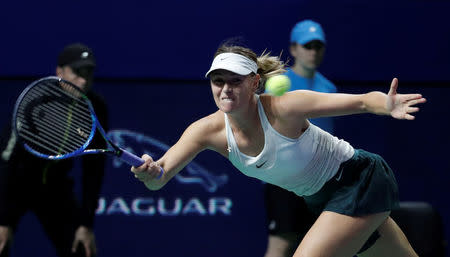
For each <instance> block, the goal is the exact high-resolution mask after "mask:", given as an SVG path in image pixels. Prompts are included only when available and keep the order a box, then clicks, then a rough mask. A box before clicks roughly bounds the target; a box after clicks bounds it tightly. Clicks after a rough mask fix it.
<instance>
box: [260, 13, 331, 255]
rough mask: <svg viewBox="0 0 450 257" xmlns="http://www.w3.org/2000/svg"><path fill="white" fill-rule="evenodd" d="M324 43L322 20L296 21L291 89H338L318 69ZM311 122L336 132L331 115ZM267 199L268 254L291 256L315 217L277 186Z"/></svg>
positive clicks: (268, 187) (267, 186) (267, 193)
mask: <svg viewBox="0 0 450 257" xmlns="http://www.w3.org/2000/svg"><path fill="white" fill-rule="evenodd" d="M325 44H326V40H325V33H324V31H323V29H322V26H321V25H320V24H319V23H317V22H315V21H312V20H303V21H300V22H298V23H297V24H295V26H294V27H293V29H292V31H291V35H290V47H289V50H290V54H291V56H292V57H293V58H294V64H293V65H292V66H291V67H289V68H287V71H286V73H285V75H287V76H288V77H289V79H290V80H291V89H290V90H291V91H292V90H298V89H306V90H313V91H318V92H324V93H335V92H336V91H337V90H336V86H335V85H334V84H333V83H332V82H330V81H329V80H328V79H326V78H325V77H324V76H323V75H322V74H321V73H320V72H319V71H317V68H318V67H319V66H320V64H321V63H322V60H323V57H324V55H325ZM310 122H311V123H313V124H314V125H316V126H318V127H320V128H321V129H323V130H326V131H327V132H329V133H333V132H334V131H333V118H332V117H325V118H315V119H310ZM264 200H265V208H266V215H267V219H266V220H267V229H268V233H269V235H268V240H267V242H268V243H267V250H266V253H265V257H281V256H292V255H293V254H294V251H295V249H296V247H297V246H298V243H299V242H300V241H301V239H302V238H303V236H304V235H305V234H306V232H307V231H308V230H309V228H310V227H311V226H312V224H313V223H314V220H315V217H314V215H312V214H311V212H309V211H308V209H307V206H306V204H305V201H304V199H303V198H302V197H298V196H297V195H295V194H294V193H292V192H289V191H287V190H284V189H282V188H280V187H278V186H275V185H272V184H265V186H264Z"/></svg>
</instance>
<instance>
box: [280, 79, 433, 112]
mask: <svg viewBox="0 0 450 257" xmlns="http://www.w3.org/2000/svg"><path fill="white" fill-rule="evenodd" d="M397 88H398V80H397V78H394V79H393V80H392V83H391V87H390V90H389V93H388V94H385V93H382V92H378V91H374V92H370V93H366V94H327V93H319V92H312V91H297V92H295V91H294V92H292V94H286V95H285V96H286V97H285V99H281V100H279V101H280V102H281V101H282V102H283V103H280V105H283V104H284V105H287V106H289V107H288V108H290V111H291V112H294V113H298V114H300V115H302V116H304V117H306V118H315V117H325V116H341V115H348V114H356V113H367V112H368V113H374V114H378V115H391V116H392V117H394V118H396V119H407V120H413V119H414V116H413V115H412V114H413V113H415V112H417V111H419V108H418V107H415V106H414V105H416V104H420V103H425V102H426V99H425V98H423V97H422V95H421V94H398V93H397ZM299 95H302V96H303V97H302V101H299V100H298V99H299ZM280 98H282V97H280Z"/></svg>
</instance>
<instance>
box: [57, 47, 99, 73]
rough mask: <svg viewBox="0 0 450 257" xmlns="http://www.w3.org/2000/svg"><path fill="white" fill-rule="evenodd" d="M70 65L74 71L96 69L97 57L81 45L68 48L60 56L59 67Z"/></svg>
mask: <svg viewBox="0 0 450 257" xmlns="http://www.w3.org/2000/svg"><path fill="white" fill-rule="evenodd" d="M65 65H69V66H70V67H72V68H74V69H78V68H81V67H92V68H94V67H95V57H94V53H93V52H92V50H91V49H90V48H89V47H87V46H86V45H83V44H81V43H75V44H70V45H68V46H66V47H65V48H64V49H63V50H62V51H61V53H60V54H59V56H58V66H60V67H62V66H65Z"/></svg>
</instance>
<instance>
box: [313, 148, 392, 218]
mask: <svg viewBox="0 0 450 257" xmlns="http://www.w3.org/2000/svg"><path fill="white" fill-rule="evenodd" d="M304 198H305V201H306V203H307V205H308V207H309V208H310V209H311V210H312V211H313V212H314V213H321V212H322V211H332V212H337V213H340V214H344V215H349V216H363V215H368V214H372V213H378V212H384V211H390V210H392V209H394V208H397V207H398V187H397V181H396V180H395V177H394V173H393V172H392V170H391V168H389V166H388V165H387V163H386V162H385V161H384V160H383V158H381V156H379V155H377V154H373V153H369V152H366V151H364V150H359V149H357V150H355V154H354V155H353V157H352V158H350V159H349V160H347V161H345V162H343V163H342V164H341V166H340V167H339V171H338V172H337V173H336V175H335V176H334V177H333V178H331V179H330V180H329V181H328V182H327V183H325V185H324V186H323V187H322V189H320V190H319V192H317V193H315V194H313V195H310V196H305V197H304Z"/></svg>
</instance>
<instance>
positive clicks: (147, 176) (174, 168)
mask: <svg viewBox="0 0 450 257" xmlns="http://www.w3.org/2000/svg"><path fill="white" fill-rule="evenodd" d="M209 123H210V122H209V120H208V118H203V119H201V120H198V121H196V122H194V123H193V124H191V125H190V126H189V127H188V128H187V129H186V130H185V131H184V133H183V135H182V136H181V137H180V139H179V140H178V142H177V143H176V144H175V145H173V146H172V147H171V148H170V149H169V150H168V151H167V152H166V153H165V154H164V155H163V156H162V157H161V159H159V160H153V158H152V157H151V156H149V155H147V154H144V155H143V156H142V159H144V160H145V163H144V164H143V165H141V166H140V167H132V168H131V171H132V172H133V173H134V174H135V177H136V178H138V179H139V180H140V181H142V182H143V183H144V184H145V185H146V186H147V188H148V189H150V190H158V189H160V188H161V187H163V186H164V185H165V184H166V183H167V182H168V181H169V180H170V179H171V178H173V177H174V176H175V175H176V174H177V173H178V172H180V171H181V170H182V169H183V168H184V167H185V166H186V165H187V164H188V163H189V162H190V161H191V160H192V159H194V158H195V156H196V155H197V154H198V153H200V152H201V151H203V150H204V149H206V148H208V147H210V142H211V140H210V138H212V137H214V134H213V133H214V132H213V131H211V129H210V126H208V124H209ZM161 168H162V169H163V170H164V173H163V175H162V177H161V178H159V176H160V172H161Z"/></svg>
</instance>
